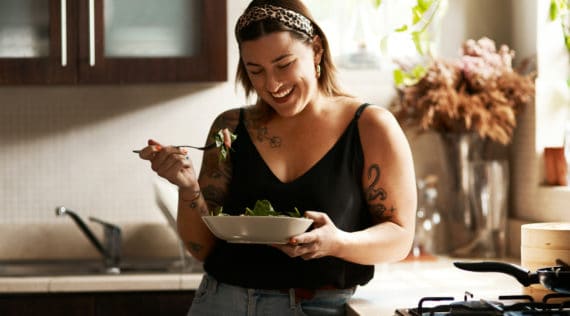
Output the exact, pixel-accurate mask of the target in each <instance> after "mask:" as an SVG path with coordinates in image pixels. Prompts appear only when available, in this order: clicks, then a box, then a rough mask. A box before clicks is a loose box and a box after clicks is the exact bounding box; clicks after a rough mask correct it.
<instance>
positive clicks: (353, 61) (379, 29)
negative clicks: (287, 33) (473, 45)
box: [304, 0, 418, 69]
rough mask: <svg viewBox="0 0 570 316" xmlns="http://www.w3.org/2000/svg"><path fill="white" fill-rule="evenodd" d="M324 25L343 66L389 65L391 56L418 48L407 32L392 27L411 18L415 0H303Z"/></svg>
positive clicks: (405, 55)
mask: <svg viewBox="0 0 570 316" xmlns="http://www.w3.org/2000/svg"><path fill="white" fill-rule="evenodd" d="M304 3H305V4H306V5H307V6H308V7H309V9H310V10H311V12H312V14H313V16H314V18H315V19H316V21H317V22H318V23H319V25H320V26H321V27H322V28H323V31H324V32H325V33H326V35H327V37H328V38H329V41H330V44H331V52H332V54H333V56H334V58H335V60H336V62H337V64H338V65H339V66H340V67H342V68H348V69H371V68H381V67H386V66H389V65H390V64H391V63H392V59H393V58H395V57H397V58H414V57H417V55H418V52H417V50H416V48H415V46H414V43H413V41H412V40H411V36H410V35H409V33H406V32H403V33H399V32H396V31H395V30H396V29H398V28H400V27H401V26H403V25H405V24H407V23H409V22H410V21H411V20H412V10H411V8H412V7H413V6H415V5H416V4H417V0H383V1H382V2H381V5H380V6H379V7H376V6H375V5H374V4H373V3H374V1H372V0H348V1H347V0H327V1H323V0H304Z"/></svg>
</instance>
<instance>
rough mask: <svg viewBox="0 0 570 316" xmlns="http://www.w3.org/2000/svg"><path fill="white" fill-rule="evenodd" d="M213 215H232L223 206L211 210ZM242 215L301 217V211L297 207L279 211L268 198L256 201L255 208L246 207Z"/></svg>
mask: <svg viewBox="0 0 570 316" xmlns="http://www.w3.org/2000/svg"><path fill="white" fill-rule="evenodd" d="M210 215H212V216H230V214H227V213H224V211H223V208H222V207H219V208H218V209H216V210H214V211H211V212H210ZM241 215H242V216H289V217H301V212H299V209H297V208H296V207H295V208H293V211H291V212H279V211H276V210H275V209H274V208H273V206H272V205H271V203H270V202H269V201H268V200H258V201H257V202H255V206H254V207H253V209H250V208H249V207H246V208H245V212H244V213H243V214H241Z"/></svg>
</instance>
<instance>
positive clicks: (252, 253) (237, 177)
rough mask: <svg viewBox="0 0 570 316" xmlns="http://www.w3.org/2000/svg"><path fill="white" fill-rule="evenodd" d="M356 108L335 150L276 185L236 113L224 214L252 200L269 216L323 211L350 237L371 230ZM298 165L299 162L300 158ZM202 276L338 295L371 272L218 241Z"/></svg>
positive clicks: (334, 260) (361, 267) (253, 285)
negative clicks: (269, 208) (268, 208)
mask: <svg viewBox="0 0 570 316" xmlns="http://www.w3.org/2000/svg"><path fill="white" fill-rule="evenodd" d="M367 105H368V104H363V105H361V106H360V107H359V108H358V110H357V112H356V114H355V116H354V119H353V120H352V121H351V122H350V124H349V126H348V127H347V129H346V130H345V131H344V133H343V134H342V135H341V137H340V138H339V139H338V141H337V142H336V143H335V145H334V146H333V147H332V148H331V149H330V150H329V151H328V152H327V153H326V154H325V156H324V157H323V158H321V160H319V161H318V162H317V163H316V164H315V165H314V166H313V167H312V168H311V169H309V171H307V172H306V173H305V174H303V175H301V176H300V177H299V178H297V179H295V180H293V181H291V182H288V183H283V182H281V181H280V180H279V179H278V178H277V177H276V176H275V175H274V174H273V172H272V171H271V170H270V169H269V167H268V166H267V164H266V163H265V161H264V160H263V159H262V157H261V156H260V154H259V152H258V151H257V149H256V147H255V146H254V144H253V143H252V140H251V138H250V136H249V134H248V132H247V129H246V127H245V125H244V113H243V109H241V110H240V118H239V123H238V126H237V128H236V134H237V135H238V137H237V139H236V140H235V141H234V142H233V143H232V148H233V149H234V150H233V151H232V153H231V155H230V157H231V159H232V164H233V175H232V179H231V182H230V188H229V196H228V197H227V199H226V201H225V202H224V205H223V207H224V212H226V213H229V214H232V215H238V214H242V213H243V212H244V211H245V208H246V207H249V208H253V206H254V205H255V202H256V201H257V200H262V199H267V200H269V201H270V202H271V204H272V205H273V207H274V208H275V209H276V210H280V211H290V210H293V208H294V207H297V208H298V209H299V210H300V211H301V212H303V211H304V210H316V211H321V212H326V213H327V214H328V216H329V217H330V218H331V219H332V221H333V222H334V223H335V225H336V226H337V227H338V228H339V229H341V230H344V231H348V232H352V231H358V230H362V229H365V228H367V227H370V226H371V225H372V221H371V217H370V215H369V212H368V210H367V204H366V199H365V196H364V193H363V190H362V171H363V152H362V146H361V143H360V136H359V132H358V118H359V117H360V114H361V113H362V111H363V110H364V109H365V108H366V106H367ZM300 159H302V157H300ZM204 269H205V271H206V272H207V273H209V274H211V275H212V276H213V277H214V278H216V279H217V280H218V281H220V282H224V283H228V284H233V285H237V286H242V287H247V288H258V289H280V288H297V287H298V288H308V289H316V288H320V287H323V286H334V287H336V288H339V289H343V288H350V287H353V286H355V285H358V284H360V285H363V284H366V283H367V282H368V281H369V280H370V279H372V277H373V275H374V266H371V265H361V264H356V263H351V262H348V261H345V260H342V259H339V258H335V257H324V258H319V259H313V260H303V259H302V258H290V257H289V256H287V255H286V254H284V253H283V252H281V251H280V250H278V249H276V248H273V247H271V246H268V245H257V244H255V245H254V244H235V243H227V242H225V241H219V242H218V243H217V245H216V247H215V248H214V249H213V250H212V253H211V254H210V255H209V256H208V257H207V258H206V261H205V262H204Z"/></svg>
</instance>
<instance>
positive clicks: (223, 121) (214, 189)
mask: <svg viewBox="0 0 570 316" xmlns="http://www.w3.org/2000/svg"><path fill="white" fill-rule="evenodd" d="M238 119H239V109H234V110H230V111H227V112H225V113H222V114H221V115H220V116H218V117H217V118H216V120H215V121H214V123H213V124H212V127H211V129H210V133H209V135H208V140H207V143H209V142H211V141H212V139H213V136H214V135H215V134H216V133H217V132H218V131H219V130H220V129H223V128H229V129H230V130H232V131H235V128H236V126H237V123H238ZM230 155H231V153H230ZM231 169H232V166H231V160H230V159H229V157H228V159H226V160H223V161H220V160H219V158H218V151H217V150H216V149H212V150H206V151H205V152H204V156H203V159H202V167H201V170H200V176H199V178H198V181H197V182H196V181H194V182H193V183H192V184H191V185H188V186H185V187H179V193H178V218H177V223H178V233H179V235H180V237H181V239H182V241H183V242H184V244H185V245H186V248H187V249H188V251H190V253H191V254H192V255H193V256H194V257H195V258H196V259H198V260H200V261H203V260H204V259H206V257H207V256H208V254H209V253H210V251H211V250H212V248H213V247H214V245H215V242H216V238H215V237H214V235H213V234H212V233H211V232H210V230H209V229H208V227H207V226H206V225H205V224H204V222H203V221H202V218H201V216H202V215H207V214H209V212H210V210H213V209H216V208H218V207H220V206H221V205H222V204H223V201H224V199H225V197H226V194H227V190H228V186H229V182H230V177H231Z"/></svg>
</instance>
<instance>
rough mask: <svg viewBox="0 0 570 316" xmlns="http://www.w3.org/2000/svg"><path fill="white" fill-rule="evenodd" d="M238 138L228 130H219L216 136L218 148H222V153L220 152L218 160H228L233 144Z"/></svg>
mask: <svg viewBox="0 0 570 316" xmlns="http://www.w3.org/2000/svg"><path fill="white" fill-rule="evenodd" d="M236 138H237V135H236V134H234V133H232V132H230V130H229V129H227V128H224V129H221V130H219V131H218V132H217V133H216V134H215V135H214V142H215V143H216V147H218V148H220V151H219V152H218V159H219V160H220V161H223V160H226V158H227V157H228V153H229V151H230V149H232V142H233V141H234V140H236Z"/></svg>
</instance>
